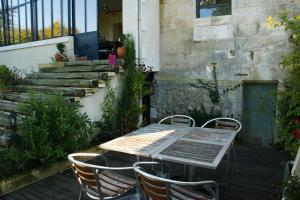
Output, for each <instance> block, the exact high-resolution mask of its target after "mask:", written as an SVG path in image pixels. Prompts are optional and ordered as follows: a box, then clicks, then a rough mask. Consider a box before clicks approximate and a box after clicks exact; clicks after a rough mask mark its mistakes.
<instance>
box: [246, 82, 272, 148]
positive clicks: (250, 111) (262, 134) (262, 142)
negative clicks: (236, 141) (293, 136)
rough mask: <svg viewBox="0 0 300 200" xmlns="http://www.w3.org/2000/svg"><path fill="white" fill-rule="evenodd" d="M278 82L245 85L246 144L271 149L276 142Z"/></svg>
mask: <svg viewBox="0 0 300 200" xmlns="http://www.w3.org/2000/svg"><path fill="white" fill-rule="evenodd" d="M276 101H277V82H269V83H254V82H252V83H250V82H248V83H244V84H243V102H244V103H243V115H242V118H243V121H242V122H243V132H242V140H243V142H244V143H248V144H254V145H259V146H263V147H271V145H272V144H273V140H274V132H275V117H276Z"/></svg>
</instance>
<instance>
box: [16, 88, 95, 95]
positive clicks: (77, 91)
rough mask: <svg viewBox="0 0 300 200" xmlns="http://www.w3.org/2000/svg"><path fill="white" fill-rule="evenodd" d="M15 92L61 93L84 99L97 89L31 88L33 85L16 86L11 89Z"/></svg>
mask: <svg viewBox="0 0 300 200" xmlns="http://www.w3.org/2000/svg"><path fill="white" fill-rule="evenodd" d="M13 90H14V91H15V92H21V93H26V92H31V91H32V92H35V93H38V94H39V93H41V94H54V93H56V92H61V93H62V94H63V95H64V96H70V97H84V96H87V95H89V94H93V93H95V92H96V91H97V88H78V87H50V86H33V85H18V86H15V87H14V88H13Z"/></svg>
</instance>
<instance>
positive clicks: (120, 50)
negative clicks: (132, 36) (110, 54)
mask: <svg viewBox="0 0 300 200" xmlns="http://www.w3.org/2000/svg"><path fill="white" fill-rule="evenodd" d="M125 40H126V35H121V36H120V42H119V41H118V42H117V43H116V44H115V45H116V48H117V55H118V58H121V59H124V58H125V55H126V48H125V47H124V46H123V45H124V43H125Z"/></svg>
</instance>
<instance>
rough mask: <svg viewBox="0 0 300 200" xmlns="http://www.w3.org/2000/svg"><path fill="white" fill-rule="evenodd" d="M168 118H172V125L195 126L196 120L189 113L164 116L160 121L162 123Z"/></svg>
mask: <svg viewBox="0 0 300 200" xmlns="http://www.w3.org/2000/svg"><path fill="white" fill-rule="evenodd" d="M167 120H171V125H178V126H191V127H195V120H194V119H193V118H191V117H190V116H187V115H171V116H168V117H165V118H163V119H162V120H160V121H159V122H158V123H159V124H162V123H164V122H165V121H167Z"/></svg>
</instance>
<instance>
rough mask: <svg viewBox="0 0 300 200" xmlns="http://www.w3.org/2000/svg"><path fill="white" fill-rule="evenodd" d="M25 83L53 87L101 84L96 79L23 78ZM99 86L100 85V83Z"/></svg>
mask: <svg viewBox="0 0 300 200" xmlns="http://www.w3.org/2000/svg"><path fill="white" fill-rule="evenodd" d="M24 81H25V83H26V84H29V85H37V86H53V87H83V88H93V87H98V86H99V84H103V83H102V81H100V80H98V79H94V80H84V79H28V78H27V79H25V80H24ZM100 87H102V86H101V85H100Z"/></svg>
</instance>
